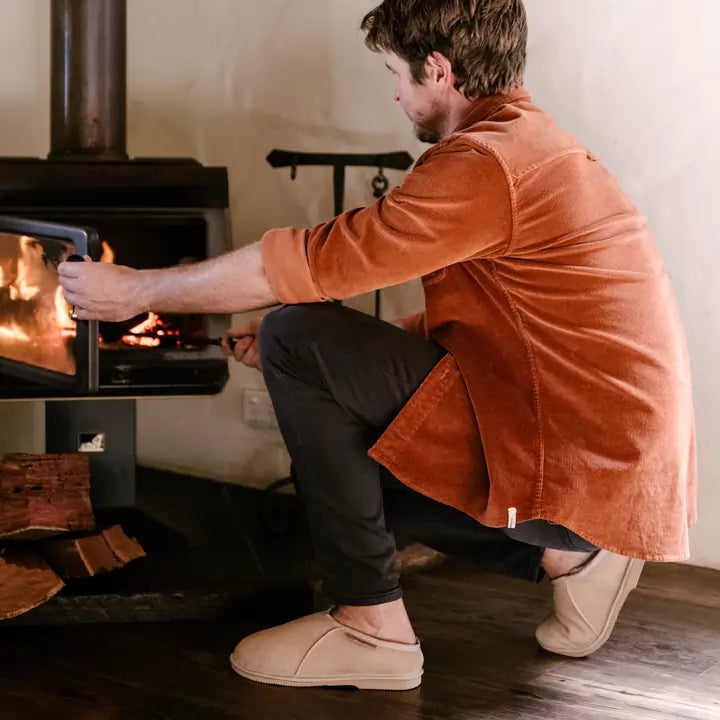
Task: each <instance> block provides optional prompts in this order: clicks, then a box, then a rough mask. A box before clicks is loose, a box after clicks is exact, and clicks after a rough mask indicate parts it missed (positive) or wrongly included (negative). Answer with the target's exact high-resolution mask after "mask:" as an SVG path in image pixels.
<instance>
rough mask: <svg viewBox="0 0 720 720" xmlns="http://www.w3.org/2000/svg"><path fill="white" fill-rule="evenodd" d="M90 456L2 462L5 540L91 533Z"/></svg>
mask: <svg viewBox="0 0 720 720" xmlns="http://www.w3.org/2000/svg"><path fill="white" fill-rule="evenodd" d="M94 527H95V518H94V516H93V512H92V505H91V503H90V471H89V467H88V460H87V456H85V455H79V454H78V455H21V454H14V455H6V456H5V457H4V458H3V461H2V463H0V540H1V539H8V538H11V539H13V540H34V539H39V538H44V537H49V536H53V535H57V534H59V533H64V532H76V531H81V530H92V529H94Z"/></svg>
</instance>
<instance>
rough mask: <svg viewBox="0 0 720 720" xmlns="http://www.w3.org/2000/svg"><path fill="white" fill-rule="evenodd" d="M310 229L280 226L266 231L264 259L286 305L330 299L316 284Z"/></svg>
mask: <svg viewBox="0 0 720 720" xmlns="http://www.w3.org/2000/svg"><path fill="white" fill-rule="evenodd" d="M307 235H308V232H307V230H296V229H294V228H278V229H275V230H269V231H268V232H266V233H265V234H264V235H263V237H262V240H261V241H260V242H261V248H262V259H263V265H264V267H265V274H266V275H267V278H268V281H269V283H270V287H272V289H273V292H274V293H275V297H277V299H278V300H280V302H281V303H283V304H285V305H298V304H300V303H314V302H326V301H327V300H329V299H330V298H327V297H324V296H323V295H322V293H321V292H320V290H319V288H318V287H317V286H316V284H315V281H314V280H313V277H312V273H311V271H310V265H309V263H308V259H307Z"/></svg>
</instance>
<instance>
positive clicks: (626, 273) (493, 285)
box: [262, 90, 696, 561]
mask: <svg viewBox="0 0 720 720" xmlns="http://www.w3.org/2000/svg"><path fill="white" fill-rule="evenodd" d="M262 246H263V257H264V262H265V268H266V271H267V274H268V278H269V280H270V283H271V285H272V287H273V289H274V291H275V293H276V294H277V297H278V298H279V299H280V300H281V301H282V302H284V303H290V304H295V303H306V302H317V301H324V300H327V299H331V298H334V299H344V298H349V297H352V296H355V295H359V294H362V293H365V292H368V291H371V290H375V289H376V288H384V287H388V286H390V285H394V284H398V283H401V282H404V281H406V280H410V279H412V278H418V277H422V281H423V285H424V289H425V300H426V314H425V317H424V329H425V332H426V333H427V335H428V336H429V337H431V338H432V339H433V340H435V341H436V342H438V343H439V344H440V345H442V346H443V347H445V348H446V349H447V350H448V355H447V356H446V357H445V358H444V359H443V360H442V361H441V362H440V363H439V365H438V366H437V367H436V368H435V369H434V370H433V372H432V373H431V374H430V376H429V377H428V378H427V380H426V381H425V382H424V384H423V385H422V386H421V387H420V389H419V390H418V391H417V393H416V394H415V395H414V396H413V397H412V399H411V400H410V402H409V403H408V404H407V405H406V406H405V408H404V409H403V410H402V411H401V412H400V414H399V415H398V416H397V418H396V419H395V421H394V422H393V423H392V425H391V426H390V427H389V428H388V429H387V431H386V432H385V434H384V435H383V436H382V437H381V438H380V440H379V442H378V443H377V444H376V445H375V447H373V448H372V450H371V451H370V454H371V456H372V457H373V458H375V459H376V460H377V461H379V462H380V463H382V464H383V465H385V466H386V467H387V468H388V469H389V470H390V471H391V472H392V473H393V474H394V475H395V476H396V477H398V478H399V479H400V480H401V481H402V482H404V483H405V484H407V485H408V486H410V487H412V488H414V489H415V490H418V491H419V492H421V493H424V494H426V495H428V496H430V497H433V498H435V499H437V500H439V501H441V502H443V503H446V504H448V505H452V506H454V507H456V508H459V509H460V510H462V511H464V512H465V513H467V514H469V515H471V516H472V517H474V518H476V519H477V520H478V521H480V522H481V523H483V524H485V525H489V526H493V527H504V526H507V525H508V524H509V523H510V522H511V521H510V520H509V518H511V517H512V516H513V515H516V518H517V522H518V523H519V522H523V521H526V520H532V519H535V518H544V519H546V520H550V521H553V522H556V523H560V524H562V525H564V526H566V527H568V528H570V529H571V530H573V531H575V532H576V533H578V534H579V535H581V536H582V537H584V538H585V539H587V540H589V541H590V542H592V543H595V544H597V545H599V546H601V547H603V548H605V549H607V550H611V551H614V552H618V553H621V554H624V555H630V556H635V557H639V558H645V559H647V560H656V561H671V560H683V559H685V558H687V556H688V526H689V525H691V524H692V523H693V522H694V521H695V514H696V505H695V485H696V465H695V436H694V415H693V406H692V394H691V384H690V371H689V362H688V357H687V350H686V341H685V336H684V332H683V328H682V325H681V321H680V317H679V313H678V310H677V307H676V303H675V299H674V296H673V292H672V289H671V287H670V281H669V278H668V275H667V272H666V270H665V268H664V265H663V262H662V260H661V258H660V255H659V253H658V251H657V249H656V246H655V243H654V241H653V239H652V237H651V236H650V234H649V233H648V231H647V229H646V226H645V221H644V218H643V217H642V216H641V215H640V214H639V213H638V212H637V211H636V209H635V208H634V207H633V205H632V204H631V202H630V201H629V200H628V198H627V197H626V195H625V194H624V192H623V191H622V190H621V188H620V187H619V186H618V184H617V182H616V180H615V179H614V178H613V177H612V175H610V174H609V173H608V171H607V170H606V169H605V168H604V167H603V165H602V164H601V163H600V162H598V160H597V158H596V157H594V156H593V155H592V154H591V153H590V152H588V150H587V149H586V148H585V147H583V146H582V145H581V144H580V143H579V142H578V141H577V140H576V139H575V138H573V137H572V136H571V135H569V134H568V133H566V132H564V131H563V130H562V129H561V128H560V127H559V126H558V125H557V124H556V123H555V121H554V120H553V119H552V118H551V117H550V116H549V115H547V114H546V113H544V112H543V111H542V110H540V109H539V108H538V107H537V106H535V105H534V104H532V102H531V100H530V98H529V96H528V95H527V93H526V92H525V91H524V90H517V91H514V92H512V93H510V94H509V95H506V96H497V97H491V98H483V99H481V100H479V101H477V102H475V103H473V105H472V107H471V109H470V111H469V113H468V115H467V116H466V118H465V120H464V121H463V123H462V124H461V125H460V127H459V128H458V130H457V131H456V132H455V133H454V134H453V135H452V136H450V137H448V138H446V139H445V140H443V141H442V142H440V143H439V144H437V145H435V146H434V147H433V148H431V149H430V150H429V151H428V152H427V153H425V154H424V155H423V156H422V158H421V159H420V160H419V161H418V163H417V165H416V167H415V169H414V170H413V171H412V172H411V173H410V174H409V175H408V177H407V178H406V180H405V182H404V184H403V185H402V187H399V188H396V189H394V190H393V191H392V192H390V193H389V195H387V196H386V197H385V198H383V199H382V200H380V201H379V202H378V203H377V204H375V205H373V206H371V207H368V208H363V209H357V210H352V211H350V212H346V213H344V214H342V215H340V216H339V217H338V218H336V219H335V220H333V221H332V222H329V223H327V224H324V225H320V226H318V227H316V228H314V229H312V230H295V229H290V228H287V229H278V230H272V231H270V232H268V233H267V234H266V235H265V236H264V237H263V245H262Z"/></svg>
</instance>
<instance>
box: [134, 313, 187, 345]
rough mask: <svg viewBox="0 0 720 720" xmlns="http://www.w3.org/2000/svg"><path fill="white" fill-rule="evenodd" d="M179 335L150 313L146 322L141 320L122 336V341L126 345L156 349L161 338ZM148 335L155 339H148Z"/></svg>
mask: <svg viewBox="0 0 720 720" xmlns="http://www.w3.org/2000/svg"><path fill="white" fill-rule="evenodd" d="M179 334H180V333H179V332H178V331H174V330H170V329H169V328H168V327H167V326H166V325H165V323H163V321H162V320H161V319H160V318H159V317H158V316H157V315H156V314H155V313H152V312H151V313H150V314H149V315H148V318H147V320H143V321H142V322H141V323H139V324H138V325H136V326H135V327H134V328H131V330H130V332H129V333H128V334H127V335H123V338H122V341H123V342H124V343H125V344H126V345H140V346H141V347H158V346H159V345H160V343H161V342H162V338H163V337H165V336H166V335H179ZM148 335H155V336H156V337H148ZM138 336H140V337H138Z"/></svg>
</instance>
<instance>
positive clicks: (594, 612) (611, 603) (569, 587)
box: [535, 550, 645, 657]
mask: <svg viewBox="0 0 720 720" xmlns="http://www.w3.org/2000/svg"><path fill="white" fill-rule="evenodd" d="M644 565H645V562H644V561H643V560H635V559H633V558H628V557H623V556H621V555H615V554H614V553H611V552H607V551H606V550H600V552H598V553H597V555H595V557H593V558H592V560H590V562H588V564H587V565H585V567H583V568H582V569H581V570H579V571H578V572H577V573H575V574H573V575H566V576H564V577H560V578H557V579H556V580H553V581H552V584H553V599H554V605H555V612H554V613H553V614H552V615H550V616H549V617H548V618H546V619H545V620H543V622H542V623H540V625H539V626H538V628H537V630H536V632H535V637H536V638H537V641H538V643H540V646H541V647H543V648H545V650H548V651H549V652H552V653H556V654H558V655H567V656H568V657H586V656H587V655H591V654H592V653H594V652H595V651H596V650H599V649H600V648H601V647H602V646H603V645H604V644H605V643H606V642H607V640H608V638H609V637H610V635H611V634H612V631H613V629H614V628H615V623H616V622H617V618H618V615H619V614H620V610H622V607H623V605H624V604H625V600H627V597H628V595H629V594H630V593H631V592H632V591H633V590H634V589H635V588H636V587H637V584H638V581H639V579H640V575H641V573H642V569H643V566H644Z"/></svg>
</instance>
